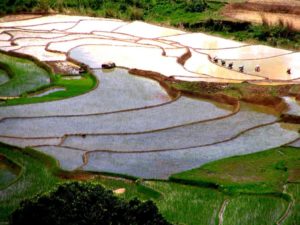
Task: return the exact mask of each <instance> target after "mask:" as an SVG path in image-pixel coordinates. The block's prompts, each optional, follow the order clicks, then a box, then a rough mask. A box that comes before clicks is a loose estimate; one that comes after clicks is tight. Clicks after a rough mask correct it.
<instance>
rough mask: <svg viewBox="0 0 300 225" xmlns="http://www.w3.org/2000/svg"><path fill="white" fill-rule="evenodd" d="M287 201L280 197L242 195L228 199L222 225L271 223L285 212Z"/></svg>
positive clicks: (265, 224) (262, 224) (263, 224)
mask: <svg viewBox="0 0 300 225" xmlns="http://www.w3.org/2000/svg"><path fill="white" fill-rule="evenodd" d="M287 206H288V202H287V201H285V200H284V199H282V198H276V197H272V196H270V197H268V196H259V195H258V196H256V195H244V196H237V197H234V198H232V199H230V201H229V204H228V205H227V207H226V209H225V213H224V216H223V218H224V220H223V225H233V224H236V225H238V224H243V225H273V224H275V222H276V221H277V220H278V219H279V218H280V217H281V216H282V214H283V213H284V212H285V209H286V207H287Z"/></svg>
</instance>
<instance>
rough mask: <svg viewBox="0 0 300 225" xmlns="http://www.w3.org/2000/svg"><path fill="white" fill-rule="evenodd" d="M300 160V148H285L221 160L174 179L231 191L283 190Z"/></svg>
mask: <svg viewBox="0 0 300 225" xmlns="http://www.w3.org/2000/svg"><path fill="white" fill-rule="evenodd" d="M299 162H300V151H299V149H297V148H293V147H281V148H276V149H272V150H269V151H264V152H260V153H255V154H250V155H246V156H235V157H231V158H227V159H222V160H218V161H216V162H212V163H209V164H206V165H204V166H202V167H200V168H196V169H192V170H189V171H185V172H182V173H179V174H175V175H173V176H172V178H171V179H176V180H181V181H184V182H187V183H190V182H192V183H194V184H200V185H202V184H216V185H217V186H218V187H219V188H220V189H222V190H224V191H227V192H230V193H236V192H247V193H272V192H281V191H282V188H283V184H284V183H286V182H287V180H288V177H289V174H290V172H292V171H293V170H295V169H297V168H298V169H299V168H300V166H299V165H300V164H299ZM294 181H295V180H294ZM298 181H299V180H298Z"/></svg>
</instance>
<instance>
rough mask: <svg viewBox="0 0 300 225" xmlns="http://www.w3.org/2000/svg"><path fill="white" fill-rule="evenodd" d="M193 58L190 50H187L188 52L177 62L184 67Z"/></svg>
mask: <svg viewBox="0 0 300 225" xmlns="http://www.w3.org/2000/svg"><path fill="white" fill-rule="evenodd" d="M191 57H192V53H191V51H190V49H189V48H187V49H186V52H185V53H184V54H183V55H182V56H180V57H179V58H178V59H177V62H178V63H179V64H181V65H184V64H185V62H186V61H187V60H188V59H189V58H191Z"/></svg>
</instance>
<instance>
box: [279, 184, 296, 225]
mask: <svg viewBox="0 0 300 225" xmlns="http://www.w3.org/2000/svg"><path fill="white" fill-rule="evenodd" d="M287 193H288V194H290V195H291V197H292V199H293V201H294V202H293V207H292V209H291V212H290V214H289V216H288V217H287V218H286V220H285V221H284V222H283V224H284V225H297V224H298V223H299V221H300V184H299V182H298V183H291V184H288V185H287Z"/></svg>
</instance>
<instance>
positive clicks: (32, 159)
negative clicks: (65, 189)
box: [0, 144, 59, 222]
mask: <svg viewBox="0 0 300 225" xmlns="http://www.w3.org/2000/svg"><path fill="white" fill-rule="evenodd" d="M0 153H1V154H3V155H5V156H6V157H7V158H8V159H9V160H11V161H12V162H14V163H16V164H18V165H19V166H20V167H21V168H22V170H21V173H20V175H19V177H18V178H17V180H16V181H15V183H13V184H12V185H10V186H9V187H8V188H6V189H4V190H1V191H0V192H1V194H0V212H1V213H0V222H1V221H6V220H7V218H8V216H9V215H10V213H11V212H12V211H13V210H14V209H16V207H17V205H18V204H19V202H20V201H21V200H23V199H26V198H30V197H33V196H35V195H36V194H38V193H43V192H47V191H48V190H50V189H51V188H53V187H54V186H55V185H57V184H58V183H59V179H58V178H56V177H54V176H53V173H54V172H55V170H56V169H57V163H56V161H55V160H54V159H52V158H50V157H48V156H46V155H43V154H41V153H38V152H36V151H33V150H29V149H24V150H23V151H20V149H17V148H13V147H9V146H6V145H2V144H1V145H0Z"/></svg>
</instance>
